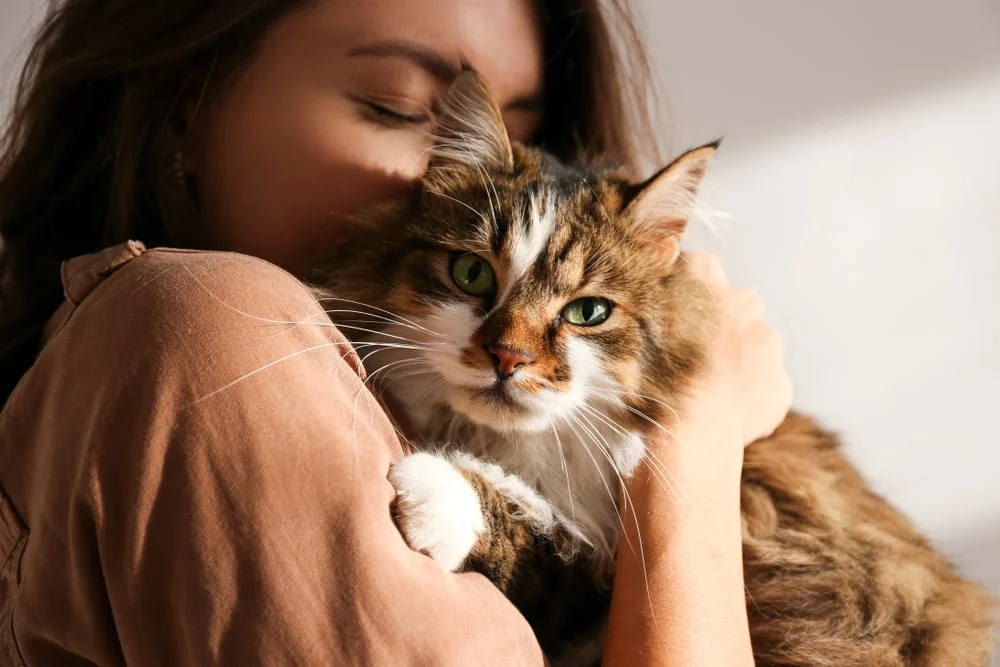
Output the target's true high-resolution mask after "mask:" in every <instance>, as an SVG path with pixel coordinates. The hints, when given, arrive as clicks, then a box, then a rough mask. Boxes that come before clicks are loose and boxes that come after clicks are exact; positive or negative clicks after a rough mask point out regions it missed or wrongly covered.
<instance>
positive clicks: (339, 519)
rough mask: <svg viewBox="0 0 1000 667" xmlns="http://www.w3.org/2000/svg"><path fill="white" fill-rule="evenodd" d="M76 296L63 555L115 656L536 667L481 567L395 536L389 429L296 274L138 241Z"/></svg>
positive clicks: (244, 662) (530, 642) (191, 662)
mask: <svg viewBox="0 0 1000 667" xmlns="http://www.w3.org/2000/svg"><path fill="white" fill-rule="evenodd" d="M77 310H78V312H76V313H75V314H74V315H73V316H72V318H71V319H70V321H69V323H68V324H67V325H66V326H65V327H64V328H63V329H62V330H61V331H59V332H58V333H57V334H56V337H57V338H62V339H63V345H64V347H67V348H68V347H70V346H69V345H67V342H66V341H68V340H71V341H72V346H71V347H72V348H73V349H74V350H75V351H76V353H75V354H72V355H66V358H65V359H63V361H62V368H63V372H64V373H70V374H72V375H73V377H75V378H77V382H76V385H75V389H74V393H75V398H73V399H72V401H70V402H71V403H72V405H73V406H74V408H73V410H75V412H74V413H73V414H72V415H69V414H67V415H64V418H66V419H69V418H72V419H73V420H74V421H75V423H76V425H77V433H78V434H79V442H78V444H77V445H76V446H78V447H79V448H81V449H82V450H84V451H85V454H83V455H80V456H79V461H80V463H79V471H78V474H76V476H75V479H76V480H77V482H76V483H75V484H76V485H75V486H74V488H73V489H72V493H73V494H76V500H75V501H74V507H75V508H76V509H75V510H74V513H75V515H76V516H77V517H78V519H79V520H78V521H77V522H76V524H75V527H74V528H73V530H72V531H71V535H70V537H69V538H68V539H69V549H70V552H73V550H81V549H82V550H86V549H95V550H96V552H97V557H96V558H94V559H93V562H95V563H99V567H100V572H99V573H91V572H86V571H81V572H80V573H79V576H80V577H88V576H100V577H101V579H102V580H103V586H104V588H105V589H106V596H107V610H108V613H110V615H111V617H112V619H113V627H114V629H115V632H116V633H117V636H118V641H119V643H120V646H121V652H122V657H123V658H124V661H125V662H126V663H127V664H129V665H132V666H135V667H144V666H146V665H167V664H172V665H188V666H192V667H196V666H200V665H240V666H241V667H242V666H250V665H302V666H308V665H317V666H319V665H323V666H324V667H325V666H328V665H393V666H397V665H399V666H406V665H463V666H465V665H481V666H484V667H489V666H490V665H498V666H499V665H503V666H504V667H510V666H518V665H532V666H539V665H541V664H542V656H541V652H540V649H539V648H538V645H537V642H536V641H535V639H534V636H533V635H532V633H531V630H530V628H529V627H528V625H527V623H526V621H525V620H524V619H523V617H521V616H520V615H519V614H518V613H517V612H516V610H515V609H514V608H513V606H512V605H511V604H510V603H509V602H508V601H507V600H506V599H505V598H504V597H503V596H502V595H501V594H500V593H499V592H498V591H497V590H496V589H494V588H493V587H492V586H491V585H490V584H489V583H488V582H487V581H486V580H485V579H483V578H482V577H480V576H478V575H474V574H463V575H456V574H451V573H448V572H446V571H444V570H443V569H441V568H440V567H439V566H438V565H437V564H436V563H434V562H433V561H431V560H430V559H429V558H427V557H425V556H423V555H421V554H417V553H414V552H412V551H411V550H410V549H409V548H408V547H407V546H406V544H405V543H404V541H403V540H402V538H401V537H400V535H399V532H398V530H397V529H396V527H395V525H394V524H393V522H392V520H391V517H390V513H389V503H390V501H391V499H392V496H393V490H392V488H391V486H390V485H389V483H388V482H387V480H386V473H387V470H388V466H389V464H390V462H391V461H392V460H393V459H394V458H395V457H398V456H399V455H400V448H399V443H398V440H397V439H396V436H395V434H394V432H393V428H392V425H391V423H390V422H389V420H388V419H387V417H386V415H385V414H384V413H383V412H382V410H381V408H380V406H379V404H378V403H377V401H376V400H375V399H374V398H373V396H372V395H371V394H370V393H369V392H368V390H367V389H366V387H365V384H364V382H363V380H362V378H361V371H360V370H359V363H358V360H357V357H356V356H355V355H354V353H353V351H352V349H351V347H350V345H349V344H348V343H347V341H346V340H345V339H344V337H343V336H342V335H341V333H340V332H339V331H338V330H337V329H335V328H334V327H333V326H332V325H331V324H330V322H329V321H328V319H327V318H326V317H325V315H324V314H323V312H322V311H321V308H320V306H319V305H317V303H316V302H315V301H314V299H313V298H312V297H311V295H310V294H309V293H308V292H307V291H306V290H305V289H304V288H303V286H302V285H301V284H300V283H298V282H297V281H295V280H294V279H293V278H292V277H291V276H289V275H288V274H286V273H284V272H283V271H281V270H280V269H277V268H276V267H273V266H271V265H268V264H266V263H263V262H261V261H259V260H254V259H250V258H245V257H241V256H237V255H227V254H221V253H186V254H185V253H174V254H171V253H166V252H155V251H151V252H148V253H147V254H146V255H145V256H143V257H142V258H139V259H136V260H133V261H132V262H130V263H129V264H128V265H126V266H125V267H123V268H122V269H120V270H119V271H118V272H117V273H116V274H115V275H113V276H112V277H111V278H109V279H108V280H107V281H106V282H105V284H102V285H101V286H99V287H98V288H97V289H96V290H95V291H94V293H93V294H91V295H90V296H88V297H87V299H86V300H85V301H84V302H83V303H82V304H81V305H80V306H79V307H78V309H77ZM54 342H55V341H54ZM57 347H58V346H57ZM53 354H56V353H53ZM71 585H73V584H71ZM70 599H72V596H71V597H70ZM79 613H80V614H85V613H88V611H87V610H83V609H81V610H79ZM90 613H92V611H91V612H90Z"/></svg>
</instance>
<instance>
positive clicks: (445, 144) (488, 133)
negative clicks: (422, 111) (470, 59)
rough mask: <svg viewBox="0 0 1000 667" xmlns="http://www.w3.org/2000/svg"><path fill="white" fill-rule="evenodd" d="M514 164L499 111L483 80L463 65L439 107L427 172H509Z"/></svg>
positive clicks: (465, 64)
mask: <svg viewBox="0 0 1000 667" xmlns="http://www.w3.org/2000/svg"><path fill="white" fill-rule="evenodd" d="M513 165H514V156H513V151H512V149H511V145H510V139H509V137H508V136H507V128H506V127H505V126H504V122H503V116H502V115H501V113H500V108H499V107H498V106H497V103H496V101H495V100H494V99H493V96H492V95H491V94H490V91H489V88H488V87H487V85H486V81H485V80H484V79H483V77H482V76H481V75H480V74H479V73H478V72H476V71H475V70H474V69H472V68H471V67H469V65H468V64H467V63H464V62H463V65H462V73H461V74H459V75H458V76H457V77H456V78H455V81H454V82H452V84H451V86H450V87H449V88H448V92H447V93H446V94H445V96H444V99H443V100H442V101H441V104H440V108H439V111H438V116H437V127H436V129H435V134H434V146H433V147H432V148H431V150H430V162H429V164H428V167H427V170H428V173H429V174H432V175H433V174H434V173H435V172H448V171H451V170H454V169H461V170H467V169H470V168H477V167H484V168H487V169H498V170H504V171H509V170H510V169H512V168H513Z"/></svg>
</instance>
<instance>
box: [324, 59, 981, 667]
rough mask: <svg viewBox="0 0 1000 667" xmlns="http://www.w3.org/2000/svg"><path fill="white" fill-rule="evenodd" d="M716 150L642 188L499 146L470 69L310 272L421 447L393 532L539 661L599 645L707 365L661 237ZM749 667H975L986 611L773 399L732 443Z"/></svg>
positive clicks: (694, 302) (504, 140)
mask: <svg viewBox="0 0 1000 667" xmlns="http://www.w3.org/2000/svg"><path fill="white" fill-rule="evenodd" d="M715 150H716V146H715V145H709V146H705V147H702V148H699V149H696V150H694V151H691V152H689V153H687V154H685V155H684V156H683V157H681V158H680V159H678V160H677V161H675V162H674V163H673V164H671V165H669V166H668V167H666V168H665V169H663V170H662V171H660V172H659V173H658V174H656V175H655V176H653V177H652V178H651V179H649V180H648V181H646V182H644V183H639V184H636V183H634V182H632V181H630V180H629V179H628V178H627V177H626V176H625V174H624V173H623V172H621V171H615V170H603V171H602V170H595V169H578V168H573V167H569V166H566V165H563V164H560V163H559V162H557V161H556V160H554V159H552V158H551V157H549V156H547V155H546V154H545V153H543V152H542V151H540V150H537V149H533V148H528V147H524V146H521V145H512V144H511V143H510V142H509V140H508V137H507V133H506V131H505V128H504V126H503V122H502V120H501V117H500V114H499V111H498V110H497V108H496V105H495V103H494V102H493V100H492V98H491V97H490V95H489V92H488V91H487V89H486V87H485V84H484V83H483V81H482V79H481V78H480V77H479V76H478V75H476V74H475V73H473V72H466V73H464V74H463V75H462V76H460V77H459V78H458V80H457V81H456V82H455V83H454V84H453V85H452V87H451V88H450V90H449V92H448V94H447V96H446V97H445V99H444V100H443V102H442V104H441V107H440V110H439V121H438V136H437V137H436V144H435V146H434V147H433V149H432V151H431V158H430V166H429V168H428V172H427V174H426V176H425V177H424V178H423V179H422V182H421V183H420V184H419V187H417V188H415V189H414V190H413V192H411V193H409V194H407V195H406V196H402V197H400V198H397V199H395V200H393V201H390V202H386V203H383V204H381V205H379V206H376V207H375V208H373V209H372V210H370V211H368V212H367V213H365V214H364V215H362V216H360V220H359V221H358V223H357V227H356V229H355V230H354V231H353V233H350V234H349V235H348V237H347V238H346V240H345V242H344V244H343V246H342V248H341V249H340V251H338V252H337V253H336V256H334V257H332V258H331V261H330V262H328V263H327V264H326V265H325V266H324V267H322V269H321V270H320V271H318V272H317V273H315V274H313V275H312V276H310V280H311V282H312V283H313V284H314V285H316V286H317V290H318V292H319V293H320V294H321V296H324V297H327V298H331V299H341V300H342V301H341V303H344V304H347V305H343V306H337V307H336V308H337V309H354V310H357V311H358V312H360V313H363V315H362V317H363V320H362V321H360V322H359V321H357V319H356V317H355V318H352V317H344V318H339V319H338V318H334V321H335V322H338V323H339V324H340V325H341V328H342V329H343V331H344V333H345V334H346V335H348V336H349V337H350V338H351V339H352V341H353V342H354V344H355V346H356V348H357V350H358V351H359V352H360V354H361V356H362V357H363V358H364V359H365V364H366V367H367V368H368V370H369V373H370V378H371V379H372V380H373V381H374V382H375V383H376V384H378V382H379V380H382V381H383V382H382V386H383V387H384V390H385V392H386V393H387V394H388V395H389V396H391V398H392V400H393V402H394V403H395V404H397V405H399V406H401V409H402V411H403V412H404V413H405V417H406V418H407V419H408V420H409V421H411V422H412V423H413V425H414V426H415V428H416V430H417V431H418V432H419V436H420V444H419V447H420V448H421V449H422V451H418V452H417V453H415V454H412V455H410V456H408V457H406V458H404V459H402V460H401V461H399V462H398V463H397V464H395V465H394V466H393V468H392V469H391V471H390V480H391V482H392V483H393V485H394V487H395V488H396V491H397V497H396V502H395V506H394V511H395V514H396V518H397V521H398V524H399V526H400V529H401V531H402V532H403V535H404V536H405V538H406V539H407V541H408V543H409V544H410V546H412V547H413V548H414V549H417V550H420V551H423V552H425V553H427V554H428V555H429V556H431V557H432V558H434V559H435V560H437V561H438V562H439V563H440V564H441V565H442V566H444V567H446V568H448V569H450V570H463V569H465V570H477V571H479V572H482V573H483V574H485V575H486V576H487V577H489V578H490V579H491V580H492V581H493V582H494V583H495V584H496V585H497V586H498V587H499V588H500V589H501V590H502V591H503V592H504V593H505V594H506V595H507V596H508V597H509V598H510V599H511V600H512V601H513V602H514V604H516V605H517V607H518V608H519V609H520V610H521V611H522V612H523V613H524V614H525V616H526V617H527V619H528V620H529V622H530V623H531V624H532V626H533V627H534V629H535V631H536V633H537V636H538V638H539V641H540V642H541V644H542V647H543V649H544V650H545V652H546V654H547V655H548V656H549V657H550V659H551V660H552V662H553V664H566V665H577V664H579V665H587V664H596V663H597V662H599V660H600V651H601V637H602V634H603V626H604V623H605V619H606V615H607V611H608V603H609V591H610V584H611V575H612V574H613V573H612V568H613V562H614V555H615V550H616V547H617V544H618V537H619V531H620V527H621V526H620V523H619V517H618V507H617V505H616V501H617V498H618V488H619V487H618V485H619V483H620V479H621V478H624V477H627V476H628V475H630V474H631V473H632V472H633V470H634V469H635V467H636V465H637V464H638V463H639V461H641V460H642V457H643V456H644V455H645V451H644V445H643V441H644V437H645V436H647V435H648V434H649V433H650V432H651V431H653V430H655V429H658V428H669V427H670V426H671V424H673V423H674V420H675V419H676V415H675V414H674V412H673V406H676V405H678V404H679V403H680V401H681V399H682V397H683V396H684V392H685V389H686V387H687V383H688V381H689V380H690V379H691V378H692V377H693V376H694V375H695V374H696V373H698V372H699V370H700V369H701V368H702V367H703V365H704V363H705V354H706V352H705V349H706V348H705V343H706V340H707V336H709V335H711V332H712V327H713V311H712V307H711V299H710V298H709V295H707V294H706V292H705V289H704V287H703V286H702V285H701V284H700V283H699V282H698V281H696V280H695V279H693V278H692V277H691V276H690V274H689V272H688V270H687V269H686V266H685V258H684V255H683V253H681V252H680V249H679V246H680V241H681V237H682V234H683V232H684V229H685V226H686V224H687V222H688V219H689V217H690V215H691V212H692V207H693V204H694V202H695V198H696V196H697V193H698V189H699V187H700V185H701V182H702V180H703V178H704V176H705V174H706V171H707V170H708V167H709V164H710V162H711V160H712V157H713V156H714V153H715ZM742 484H743V486H742V514H743V544H744V553H743V558H744V566H745V580H746V587H747V611H748V614H749V616H750V628H751V635H752V641H753V649H754V656H755V658H756V661H757V664H758V665H762V666H764V665H786V666H791V665H800V666H803V667H805V666H809V667H827V666H829V667H848V666H857V667H862V666H864V667H875V666H884V667H889V666H897V665H898V666H902V665H906V666H914V667H915V666H918V665H942V666H943V665H985V664H986V663H987V662H988V660H989V657H988V654H989V647H990V643H991V633H990V626H991V615H992V607H991V604H992V603H991V601H990V600H989V599H988V597H987V596H986V595H985V594H984V593H983V591H982V590H980V589H979V588H978V587H976V586H975V585H973V584H971V583H969V582H967V581H965V580H963V579H962V578H961V577H959V576H958V574H956V572H955V570H954V569H953V568H952V566H951V565H950V564H949V563H948V562H947V561H946V560H945V559H944V558H943V557H942V556H941V555H939V554H938V553H937V552H935V551H934V549H933V548H932V547H931V546H930V545H929V544H928V542H927V541H926V540H925V539H924V538H923V537H921V536H920V535H919V534H918V533H917V532H916V531H915V530H914V528H913V527H912V526H911V525H910V524H909V523H908V522H907V520H906V519H904V518H903V517H902V516H901V515H900V514H899V513H898V512H896V511H895V510H894V509H893V508H892V507H890V506H889V505H888V504H887V503H886V502H885V501H884V500H882V499H881V498H880V497H879V496H877V495H876V494H875V493H874V492H873V491H872V490H871V489H869V488H868V486H867V485H866V484H865V483H864V481H863V480H862V479H861V477H860V476H859V474H858V473H857V472H856V471H855V469H854V468H853V467H851V465H850V464H849V463H848V462H847V461H846V459H845V458H844V456H843V454H842V453H841V451H840V448H839V446H838V443H837V440H836V438H835V437H834V436H833V435H832V434H831V433H829V432H827V431H825V430H823V429H822V428H820V427H819V426H817V425H816V424H815V423H813V422H812V421H811V420H809V419H808V418H806V417H802V416H798V415H794V414H793V415H792V416H790V417H788V419H787V420H786V421H785V422H784V424H783V425H782V426H781V427H780V428H779V429H778V430H777V432H775V433H774V435H772V436H771V437H769V438H766V439H763V440H760V441H758V442H756V443H754V444H753V445H751V446H750V447H749V448H748V449H747V450H746V455H745V466H744V472H743V481H742Z"/></svg>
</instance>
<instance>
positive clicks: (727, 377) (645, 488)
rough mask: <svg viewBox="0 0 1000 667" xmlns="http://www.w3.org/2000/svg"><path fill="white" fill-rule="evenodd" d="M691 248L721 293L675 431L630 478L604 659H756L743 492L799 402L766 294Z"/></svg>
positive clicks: (609, 663) (614, 663)
mask: <svg viewBox="0 0 1000 667" xmlns="http://www.w3.org/2000/svg"><path fill="white" fill-rule="evenodd" d="M685 257H686V260H685V261H687V262H688V264H689V266H690V268H691V270H692V271H693V272H694V274H695V275H696V276H697V277H698V278H700V279H701V280H702V281H704V282H705V284H706V285H707V286H708V288H709V289H710V290H711V292H712V295H713V297H714V300H715V303H716V307H717V309H718V315H719V327H718V329H717V332H716V337H715V339H714V340H713V342H712V344H711V346H710V349H709V365H708V369H707V371H706V372H705V373H704V374H703V375H702V376H701V377H699V378H697V380H696V381H695V383H694V386H693V387H692V391H691V393H690V396H689V399H688V401H687V402H686V403H685V404H684V405H682V406H679V407H680V412H679V419H678V423H677V424H676V425H675V427H674V428H673V429H672V433H671V434H670V435H669V436H664V435H662V434H660V435H657V436H656V437H653V438H651V439H650V440H649V442H648V443H647V444H648V456H647V458H646V460H645V461H644V462H643V464H641V465H640V466H639V469H638V470H637V471H636V473H635V474H634V475H633V476H632V477H631V478H630V479H628V480H626V481H625V486H624V493H623V502H622V522H623V527H624V531H623V536H622V539H621V541H620V546H619V550H618V558H617V562H616V568H617V569H616V574H615V584H614V591H613V595H612V603H611V615H610V618H609V622H608V635H607V643H606V646H605V653H604V666H605V667H619V666H622V667H624V666H626V665H627V666H628V667H646V666H652V665H657V666H658V667H660V666H666V665H727V666H730V667H737V666H741V665H752V664H753V654H752V651H751V647H750V629H749V626H748V624H747V614H746V603H745V601H744V597H743V591H744V586H743V556H742V536H741V520H740V502H739V498H740V496H739V482H740V472H741V470H742V465H743V448H744V446H746V445H747V444H749V443H751V442H753V441H754V440H757V439H758V438H761V437H764V436H766V435H768V434H770V433H771V432H772V431H773V430H774V429H775V428H777V426H778V425H779V424H780V423H781V421H782V419H784V417H785V414H786V413H787V412H788V408H789V406H790V405H791V399H792V386H791V381H790V380H789V378H788V374H787V373H786V372H785V368H784V364H783V363H782V360H781V340H780V338H779V336H778V334H777V332H776V331H775V330H774V329H773V328H771V327H770V326H768V325H767V323H766V322H764V308H763V305H762V303H761V300H760V298H759V297H758V296H757V295H756V294H754V293H753V292H750V291H748V290H745V289H740V288H736V287H733V286H732V285H730V284H729V283H728V282H727V281H726V278H725V275H724V274H723V272H722V269H721V267H720V266H719V262H718V260H717V259H716V258H715V257H713V256H711V255H705V254H689V255H686V256H685Z"/></svg>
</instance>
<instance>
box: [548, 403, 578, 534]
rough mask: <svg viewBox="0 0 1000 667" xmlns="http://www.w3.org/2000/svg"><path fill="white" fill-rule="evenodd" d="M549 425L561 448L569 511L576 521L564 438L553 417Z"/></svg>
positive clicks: (560, 454) (560, 455) (560, 453)
mask: <svg viewBox="0 0 1000 667" xmlns="http://www.w3.org/2000/svg"><path fill="white" fill-rule="evenodd" d="M549 426H550V427H551V428H552V435H554V436H555V437H556V446H557V447H558V448H559V463H560V464H562V470H563V474H564V475H565V476H566V493H567V498H568V499H569V512H570V515H571V516H572V517H573V521H576V505H575V504H574V501H573V487H572V485H571V484H570V483H569V466H567V465H566V452H564V451H563V444H562V439H561V438H560V437H559V429H557V428H556V424H555V422H554V421H552V420H551V419H550V420H549Z"/></svg>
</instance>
